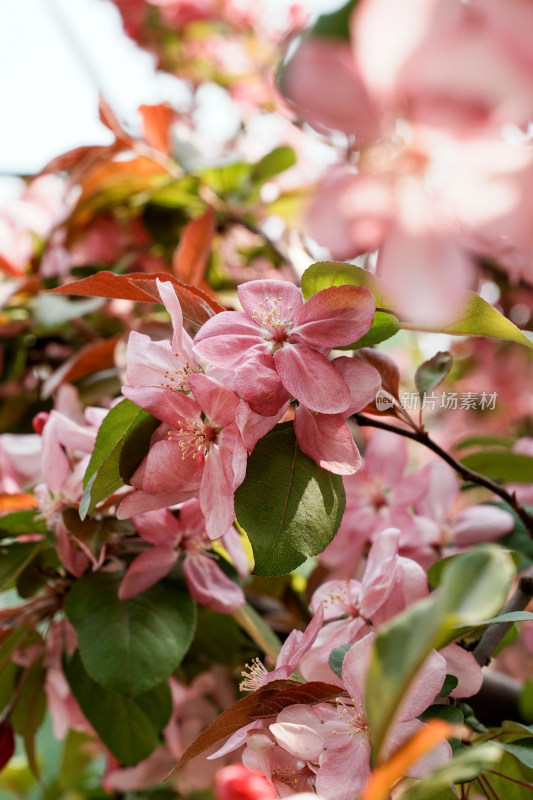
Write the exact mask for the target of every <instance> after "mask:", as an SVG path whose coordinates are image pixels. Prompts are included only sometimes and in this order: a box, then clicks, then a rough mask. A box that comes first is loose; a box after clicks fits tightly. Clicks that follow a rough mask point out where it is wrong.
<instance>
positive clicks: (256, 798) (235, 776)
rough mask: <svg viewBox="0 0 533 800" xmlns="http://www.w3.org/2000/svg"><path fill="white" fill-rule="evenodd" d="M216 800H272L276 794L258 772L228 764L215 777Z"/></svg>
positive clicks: (242, 766) (241, 765)
mask: <svg viewBox="0 0 533 800" xmlns="http://www.w3.org/2000/svg"><path fill="white" fill-rule="evenodd" d="M215 795H216V798H217V800H274V798H275V797H276V792H275V790H274V788H273V787H272V786H271V785H270V783H269V782H268V781H267V779H266V778H265V777H264V775H262V774H261V773H260V772H255V771H252V770H249V769H247V768H246V767H245V766H244V765H243V764H230V766H228V767H223V768H222V769H219V771H218V772H217V774H216V775H215Z"/></svg>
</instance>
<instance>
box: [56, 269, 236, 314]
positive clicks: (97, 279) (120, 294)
mask: <svg viewBox="0 0 533 800" xmlns="http://www.w3.org/2000/svg"><path fill="white" fill-rule="evenodd" d="M156 278H159V280H161V281H170V282H171V283H172V284H173V286H174V289H175V291H176V294H177V296H178V297H179V301H180V303H181V308H182V311H183V318H184V320H186V321H187V322H188V323H189V325H190V326H191V327H192V328H193V329H198V328H200V327H201V326H202V325H203V324H204V322H206V321H207V320H208V319H210V317H213V316H214V315H215V314H218V313H219V312H220V311H223V310H224V307H223V306H221V305H220V303H218V302H217V301H216V300H214V299H213V298H211V297H209V295H207V294H206V293H205V292H203V291H202V290H201V289H198V288H197V287H196V286H189V285H188V284H186V283H182V282H181V281H179V280H177V279H176V278H174V277H172V275H169V274H167V273H164V272H156V273H152V274H149V275H148V274H146V273H144V272H133V273H131V274H130V275H115V274H114V273H113V272H107V271H106V270H102V271H101V272H98V273H96V274H95V275H90V276H89V277H88V278H82V279H81V280H79V281H73V282H72V283H68V284H66V285H64V286H58V287H57V288H56V289H51V290H50V291H51V292H56V293H58V294H76V295H84V296H86V297H107V298H113V299H122V300H136V301H140V302H145V303H160V302H161V299H160V297H159V293H158V291H157V285H156V282H155V281H156Z"/></svg>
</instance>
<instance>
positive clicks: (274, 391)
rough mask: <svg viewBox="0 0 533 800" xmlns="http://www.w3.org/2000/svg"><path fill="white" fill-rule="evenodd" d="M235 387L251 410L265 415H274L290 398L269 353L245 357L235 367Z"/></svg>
mask: <svg viewBox="0 0 533 800" xmlns="http://www.w3.org/2000/svg"><path fill="white" fill-rule="evenodd" d="M235 389H236V390H237V392H238V393H239V395H240V396H241V397H242V398H243V400H246V402H247V403H248V405H249V406H250V408H251V409H252V411H254V412H255V413H256V414H261V415H262V416H265V417H273V416H275V415H276V414H277V413H278V412H279V410H280V409H281V408H282V406H283V405H284V404H285V403H286V402H287V401H288V400H289V399H290V395H289V393H288V391H287V390H286V389H285V388H284V386H283V384H282V382H281V379H280V377H279V375H278V373H277V371H276V366H275V363H274V359H273V357H272V356H271V355H270V354H267V353H260V354H259V355H256V356H253V357H252V358H247V359H246V360H245V361H243V362H242V363H241V364H240V365H239V367H238V368H237V374H236V376H235Z"/></svg>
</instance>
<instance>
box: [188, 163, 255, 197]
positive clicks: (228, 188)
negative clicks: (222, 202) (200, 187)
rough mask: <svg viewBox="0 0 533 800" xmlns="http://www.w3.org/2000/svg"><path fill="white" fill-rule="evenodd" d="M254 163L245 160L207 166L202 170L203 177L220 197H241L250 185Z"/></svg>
mask: <svg viewBox="0 0 533 800" xmlns="http://www.w3.org/2000/svg"><path fill="white" fill-rule="evenodd" d="M251 173H252V165H251V164H246V163H245V162H244V161H235V162H233V163H230V164H222V165H221V166H218V167H207V169H204V170H202V172H201V175H200V177H201V179H202V180H203V181H204V182H205V183H206V184H207V185H208V186H209V188H210V189H212V190H213V191H214V192H216V194H218V195H219V196H220V197H224V198H225V197H232V196H233V197H239V196H241V195H242V193H243V192H245V191H246V189H247V187H248V186H249V181H250V176H251Z"/></svg>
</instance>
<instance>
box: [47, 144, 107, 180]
mask: <svg viewBox="0 0 533 800" xmlns="http://www.w3.org/2000/svg"><path fill="white" fill-rule="evenodd" d="M109 150H110V148H109V147H108V146H107V145H101V144H91V145H88V146H87V145H86V146H84V147H75V148H74V149H73V150H68V151H67V152H66V153H61V155H59V156H56V158H53V159H52V160H51V161H49V162H48V163H47V164H46V165H45V166H44V167H43V168H42V170H41V171H40V173H39V175H48V173H50V172H62V171H63V170H71V169H72V168H73V167H75V166H77V165H78V164H79V163H80V161H84V160H87V161H89V162H91V163H92V162H93V161H94V160H96V159H97V158H98V157H99V156H102V155H103V154H104V153H105V152H109Z"/></svg>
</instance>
